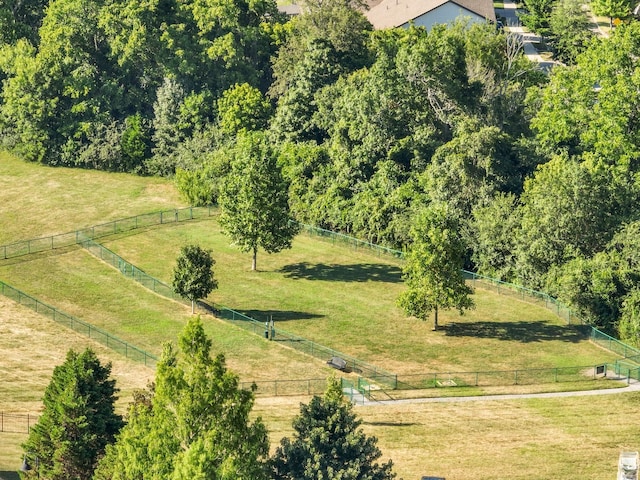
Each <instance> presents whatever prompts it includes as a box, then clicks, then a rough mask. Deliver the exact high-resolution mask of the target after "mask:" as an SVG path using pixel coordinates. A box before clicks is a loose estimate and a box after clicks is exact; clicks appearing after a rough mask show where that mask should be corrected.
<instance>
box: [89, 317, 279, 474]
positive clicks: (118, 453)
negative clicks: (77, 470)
mask: <svg viewBox="0 0 640 480" xmlns="http://www.w3.org/2000/svg"><path fill="white" fill-rule="evenodd" d="M178 346H179V352H177V351H176V349H175V348H174V347H173V345H172V344H167V345H165V347H164V350H163V353H162V357H161V359H160V362H159V363H158V366H157V371H156V379H155V389H154V391H152V392H148V393H146V394H145V395H144V396H143V397H139V400H140V401H138V402H136V403H135V404H134V405H132V407H131V409H130V411H129V419H128V420H129V421H128V423H127V425H126V426H125V427H124V428H123V429H122V432H121V433H120V435H119V436H118V439H117V441H116V443H115V444H114V445H113V446H112V447H110V448H109V449H108V451H107V454H106V455H105V457H104V458H103V459H102V460H101V462H100V465H99V467H98V470H97V471H96V477H95V478H96V479H100V480H106V479H110V480H134V479H136V480H137V479H140V480H152V479H153V480H155V479H167V480H182V479H187V478H188V479H220V480H237V479H247V480H266V479H267V475H266V473H267V468H266V460H267V455H268V453H269V441H268V437H267V430H266V428H265V426H264V424H263V423H262V420H261V419H259V418H258V419H256V420H253V421H251V420H250V418H249V415H250V412H251V409H252V407H253V402H254V394H253V392H252V391H250V390H243V389H240V388H239V386H238V384H239V380H238V377H237V376H236V375H235V374H233V373H232V372H230V371H228V370H227V368H226V366H225V361H224V356H222V355H218V356H217V357H215V358H212V357H211V340H210V339H209V338H207V336H206V334H205V333H204V329H203V326H202V322H201V321H200V319H199V318H198V317H195V318H192V319H191V320H190V321H189V323H188V324H187V326H186V327H185V329H184V331H183V332H182V334H181V335H180V338H179V340H178Z"/></svg>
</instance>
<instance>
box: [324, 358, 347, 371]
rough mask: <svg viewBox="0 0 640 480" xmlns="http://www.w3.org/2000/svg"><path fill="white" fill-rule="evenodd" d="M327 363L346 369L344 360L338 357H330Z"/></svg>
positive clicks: (339, 368)
mask: <svg viewBox="0 0 640 480" xmlns="http://www.w3.org/2000/svg"><path fill="white" fill-rule="evenodd" d="M327 365H329V366H330V367H333V368H336V369H338V370H342V371H345V370H346V369H347V362H346V360H344V359H342V358H340V357H331V360H329V361H327Z"/></svg>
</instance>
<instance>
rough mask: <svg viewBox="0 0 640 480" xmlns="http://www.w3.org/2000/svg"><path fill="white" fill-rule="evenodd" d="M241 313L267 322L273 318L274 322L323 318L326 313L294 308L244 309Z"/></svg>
mask: <svg viewBox="0 0 640 480" xmlns="http://www.w3.org/2000/svg"><path fill="white" fill-rule="evenodd" d="M240 313H242V314H243V315H246V316H247V317H251V318H253V319H254V320H258V321H261V322H266V321H267V320H270V319H271V318H273V321H274V322H286V321H288V320H313V319H314V318H323V317H325V315H320V314H317V313H309V312H296V311H293V310H242V311H241V312H240Z"/></svg>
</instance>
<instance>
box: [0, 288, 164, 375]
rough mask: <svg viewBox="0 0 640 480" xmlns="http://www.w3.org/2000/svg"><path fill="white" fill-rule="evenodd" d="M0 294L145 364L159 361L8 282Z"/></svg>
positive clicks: (153, 363)
mask: <svg viewBox="0 0 640 480" xmlns="http://www.w3.org/2000/svg"><path fill="white" fill-rule="evenodd" d="M0 294H1V295H3V296H5V297H7V298H10V299H11V300H13V301H14V302H16V303H18V304H20V305H22V306H24V307H27V308H29V309H31V310H33V311H34V312H36V313H39V314H40V315H44V316H45V317H47V318H49V319H51V320H53V321H54V322H56V323H59V324H60V325H63V326H65V327H67V328H70V329H71V330H73V331H75V332H78V333H79V334H81V335H84V336H86V337H88V338H91V339H92V340H95V341H97V342H99V343H101V344H102V345H105V346H106V347H108V348H110V349H112V350H114V351H116V352H118V353H120V354H121V355H124V356H125V357H126V358H129V359H131V360H134V361H137V362H140V363H143V364H144V365H147V366H151V367H154V366H155V364H156V361H157V357H156V356H154V355H152V354H150V353H148V352H145V351H144V350H142V349H140V348H138V347H135V346H134V345H131V344H130V343H128V342H125V341H124V340H121V339H119V338H118V337H116V336H114V335H112V334H111V333H108V332H106V331H104V330H102V329H100V328H98V327H96V326H94V325H91V324H90V323H87V322H84V321H82V320H80V319H78V318H76V317H74V316H73V315H69V314H68V313H65V312H62V311H60V310H58V309H57V308H55V307H52V306H51V305H47V304H46V303H44V302H41V301H40V300H37V299H36V298H33V297H32V296H30V295H27V294H26V293H24V292H21V291H20V290H18V289H16V288H13V287H11V286H9V285H7V284H6V283H4V282H2V281H0Z"/></svg>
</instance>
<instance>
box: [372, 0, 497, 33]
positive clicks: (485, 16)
mask: <svg viewBox="0 0 640 480" xmlns="http://www.w3.org/2000/svg"><path fill="white" fill-rule="evenodd" d="M365 15H366V16H367V18H368V19H369V21H370V22H371V24H372V25H373V27H374V28H375V29H378V30H382V29H385V28H395V27H408V26H409V24H410V23H413V25H416V26H423V27H425V28H426V29H427V30H430V29H431V27H433V25H435V24H448V23H452V22H453V21H454V20H455V19H456V18H458V17H461V16H462V17H467V18H469V19H470V20H471V21H472V22H493V23H495V21H496V12H495V10H494V8H493V0H382V1H381V2H380V3H379V4H377V5H375V6H374V7H372V8H371V9H370V10H369V11H368V12H366V13H365Z"/></svg>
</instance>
